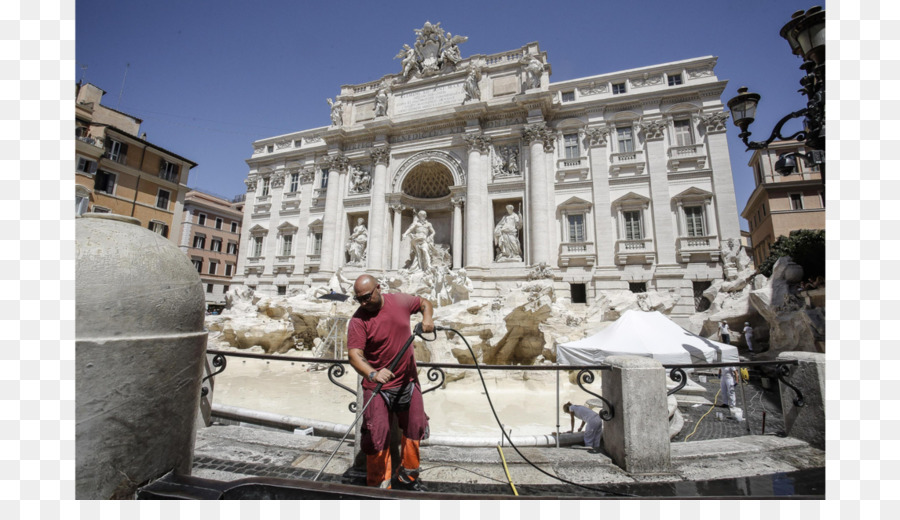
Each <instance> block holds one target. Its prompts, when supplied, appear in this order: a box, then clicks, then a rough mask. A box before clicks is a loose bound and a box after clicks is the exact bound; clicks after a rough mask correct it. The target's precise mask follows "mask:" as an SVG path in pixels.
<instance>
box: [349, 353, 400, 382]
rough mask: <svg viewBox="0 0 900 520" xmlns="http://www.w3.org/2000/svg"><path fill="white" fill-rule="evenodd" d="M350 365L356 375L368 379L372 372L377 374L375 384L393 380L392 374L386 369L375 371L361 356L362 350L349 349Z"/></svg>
mask: <svg viewBox="0 0 900 520" xmlns="http://www.w3.org/2000/svg"><path fill="white" fill-rule="evenodd" d="M349 356H350V365H351V366H352V367H353V369H354V370H356V373H357V374H359V375H361V376H363V377H365V378H368V377H369V374H370V373H372V372H377V374H376V375H375V382H376V383H387V382H388V381H390V380H391V379H393V378H394V373H393V372H391V371H390V370H388V369H387V367H385V368H382V369H380V370H378V369H376V368H375V367H373V366H372V365H370V364H369V362H368V361H367V360H366V358H365V356H363V351H362V349H358V348H352V349H350V353H349Z"/></svg>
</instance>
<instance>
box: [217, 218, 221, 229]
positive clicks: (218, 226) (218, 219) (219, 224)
mask: <svg viewBox="0 0 900 520" xmlns="http://www.w3.org/2000/svg"><path fill="white" fill-rule="evenodd" d="M222 222H223V221H222V219H220V218H216V229H222Z"/></svg>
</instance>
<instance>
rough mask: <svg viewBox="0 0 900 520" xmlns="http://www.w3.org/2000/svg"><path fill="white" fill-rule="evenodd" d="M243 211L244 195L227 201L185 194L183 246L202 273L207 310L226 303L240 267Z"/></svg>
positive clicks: (198, 192)
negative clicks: (226, 297)
mask: <svg viewBox="0 0 900 520" xmlns="http://www.w3.org/2000/svg"><path fill="white" fill-rule="evenodd" d="M243 213H244V196H243V195H240V196H238V197H235V198H234V199H232V200H226V199H223V198H221V197H218V196H215V195H212V194H209V193H204V192H202V191H198V190H191V191H189V192H188V193H187V195H185V197H184V215H183V218H182V225H181V236H180V239H179V246H180V247H181V250H182V251H184V252H185V253H187V255H188V257H190V259H191V262H193V263H194V267H195V268H197V272H198V273H200V281H201V282H202V283H203V289H204V290H205V291H206V305H207V309H210V310H215V309H217V308H219V307H221V306H224V305H225V293H226V292H228V289H229V286H230V285H231V278H232V276H234V273H235V270H236V266H237V259H238V250H239V248H240V243H241V220H242V219H243V218H244V215H243Z"/></svg>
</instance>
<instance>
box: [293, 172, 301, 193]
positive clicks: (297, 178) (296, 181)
mask: <svg viewBox="0 0 900 520" xmlns="http://www.w3.org/2000/svg"><path fill="white" fill-rule="evenodd" d="M298 189H300V174H299V173H292V174H291V193H297V190H298Z"/></svg>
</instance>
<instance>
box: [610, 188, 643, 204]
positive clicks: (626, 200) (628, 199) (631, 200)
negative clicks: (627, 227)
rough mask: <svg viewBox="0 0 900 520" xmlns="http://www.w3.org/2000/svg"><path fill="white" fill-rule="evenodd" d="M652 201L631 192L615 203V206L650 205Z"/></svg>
mask: <svg viewBox="0 0 900 520" xmlns="http://www.w3.org/2000/svg"><path fill="white" fill-rule="evenodd" d="M649 202H650V199H649V198H648V197H645V196H643V195H641V194H639V193H635V192H633V191H629V192H628V193H626V194H625V195H622V196H621V197H619V198H618V199H616V200H614V201H613V204H614V205H615V204H648V203H649Z"/></svg>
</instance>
